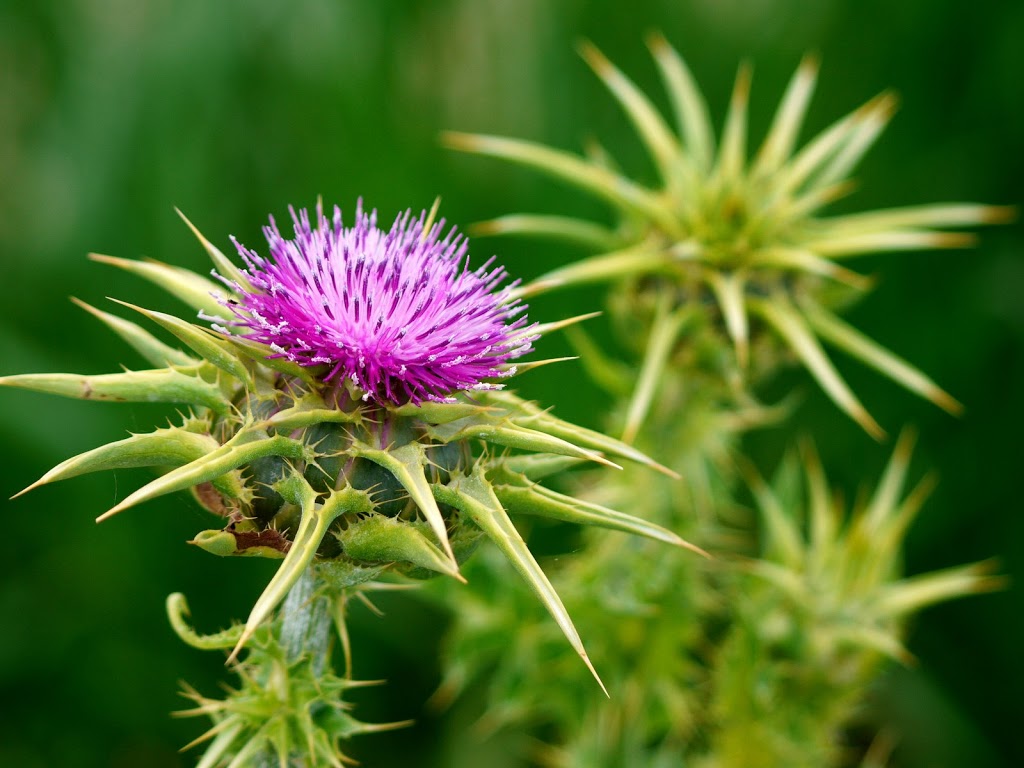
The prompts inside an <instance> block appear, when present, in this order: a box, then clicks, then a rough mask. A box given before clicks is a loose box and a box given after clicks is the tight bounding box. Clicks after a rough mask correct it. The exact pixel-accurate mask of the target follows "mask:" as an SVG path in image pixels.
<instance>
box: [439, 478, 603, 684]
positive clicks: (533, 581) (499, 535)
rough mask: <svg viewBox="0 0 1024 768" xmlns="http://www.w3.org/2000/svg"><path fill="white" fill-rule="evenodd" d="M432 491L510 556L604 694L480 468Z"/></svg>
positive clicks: (568, 621)
mask: <svg viewBox="0 0 1024 768" xmlns="http://www.w3.org/2000/svg"><path fill="white" fill-rule="evenodd" d="M433 491H434V494H435V495H436V497H437V499H438V501H440V502H441V503H442V504H448V505H450V506H452V507H455V508H456V509H458V510H459V511H461V512H462V513H463V514H465V515H466V516H467V517H468V518H469V519H470V520H472V521H473V522H474V523H476V525H477V526H478V527H479V528H480V529H481V530H482V531H483V532H484V533H485V534H487V536H488V537H489V538H490V539H491V541H493V542H494V543H495V544H496V545H497V547H498V549H500V550H501V551H502V553H503V554H504V555H505V557H507V558H508V559H509V562H511V563H512V566H513V567H514V568H515V569H516V570H517V571H518V572H519V575H520V576H522V577H523V578H524V579H525V580H526V583H527V584H528V585H529V586H530V589H532V590H533V592H534V594H535V595H536V596H537V597H538V599H540V601H541V603H542V604H543V605H544V607H545V608H546V609H547V610H548V612H549V613H550V614H551V616H552V617H553V618H554V620H555V622H556V623H557V624H558V627H559V628H560V629H561V630H562V634H564V635H565V638H566V639H567V640H568V641H569V644H570V645H571V646H572V647H573V650H575V651H576V653H577V654H579V657H580V658H581V659H582V660H583V663H584V664H586V665H587V669H589V670H590V673H591V674H592V675H593V676H594V679H595V680H597V682H598V685H600V686H601V690H603V691H604V692H605V695H606V696H607V695H608V690H607V689H606V688H605V687H604V683H602V682H601V678H600V677H598V674H597V670H595V669H594V665H593V664H591V662H590V658H589V657H588V656H587V652H586V649H584V647H583V641H582V640H581V639H580V636H579V633H578V632H577V631H576V627H575V626H573V623H572V619H571V618H570V617H569V612H568V611H566V609H565V606H564V605H563V604H562V600H561V598H559V597H558V593H557V592H555V588H554V587H553V586H552V585H551V582H550V581H548V578H547V576H546V575H545V574H544V571H543V570H541V567H540V566H539V565H538V564H537V561H536V560H535V559H534V558H533V555H532V554H531V553H530V550H529V548H528V547H527V546H526V542H525V541H523V538H522V536H520V535H519V531H517V530H516V527H515V526H514V525H512V521H511V520H509V518H508V514H507V513H506V512H505V509H504V508H503V507H502V506H501V502H500V501H498V499H497V497H496V496H495V495H494V490H493V489H492V488H491V486H490V484H489V483H488V482H487V480H486V478H485V477H484V475H483V468H482V467H481V466H480V465H477V467H476V468H475V469H474V471H473V474H471V475H468V476H461V477H457V478H454V479H453V480H452V482H451V483H449V485H448V486H442V485H434V486H433Z"/></svg>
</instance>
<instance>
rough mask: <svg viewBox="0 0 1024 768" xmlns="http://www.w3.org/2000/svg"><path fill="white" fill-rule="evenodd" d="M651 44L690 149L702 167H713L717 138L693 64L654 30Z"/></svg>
mask: <svg viewBox="0 0 1024 768" xmlns="http://www.w3.org/2000/svg"><path fill="white" fill-rule="evenodd" d="M647 45H648V47H649V48H650V49H651V53H652V54H653V56H654V59H655V61H656V62H657V64H658V68H659V69H660V70H661V75H662V78H663V79H664V81H665V87H666V90H667V91H668V95H669V98H670V99H671V101H672V106H673V108H674V109H675V112H676V117H677V121H678V123H679V129H680V131H681V132H682V134H683V137H684V139H685V140H686V144H685V146H686V149H687V151H688V152H689V154H690V155H691V156H692V157H693V160H694V164H695V165H696V166H697V168H698V169H700V170H702V171H705V172H706V171H709V170H710V169H711V159H712V157H713V156H714V151H715V138H714V131H713V129H712V127H711V118H710V117H709V116H708V107H707V103H706V102H705V101H704V97H703V96H702V95H701V92H700V89H699V88H698V87H697V84H696V82H695V81H694V79H693V75H691V74H690V70H689V68H688V67H687V66H686V64H685V62H684V61H683V59H682V58H681V57H680V56H679V54H678V53H677V52H676V51H675V49H674V48H672V46H670V45H669V44H668V42H667V41H666V40H665V38H664V37H662V36H661V35H660V34H657V33H654V34H652V35H650V36H649V37H648V39H647Z"/></svg>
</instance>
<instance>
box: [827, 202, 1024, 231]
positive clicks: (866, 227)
mask: <svg viewBox="0 0 1024 768" xmlns="http://www.w3.org/2000/svg"><path fill="white" fill-rule="evenodd" d="M1015 214H1016V209H1014V208H1013V207H1012V206H999V205H979V204H977V203H932V204H930V205H914V206H907V207H903V208H887V209H884V210H880V211H864V212H861V213H848V214H845V215H843V216H833V217H830V218H824V219H819V220H818V221H819V223H820V224H822V225H823V227H825V228H827V229H828V230H829V231H830V232H831V231H844V232H846V233H867V232H879V231H886V230H893V229H896V230H904V229H919V228H922V227H925V228H932V227H937V228H940V229H946V228H948V227H970V226H977V225H980V224H1004V223H1006V222H1008V221H1012V220H1013V218H1014V216H1015Z"/></svg>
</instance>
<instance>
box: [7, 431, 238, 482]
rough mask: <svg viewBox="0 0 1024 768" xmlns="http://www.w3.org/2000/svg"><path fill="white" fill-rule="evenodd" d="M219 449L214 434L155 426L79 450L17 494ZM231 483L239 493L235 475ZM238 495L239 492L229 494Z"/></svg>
mask: <svg viewBox="0 0 1024 768" xmlns="http://www.w3.org/2000/svg"><path fill="white" fill-rule="evenodd" d="M217 448H220V443H218V442H217V441H216V440H215V439H214V438H213V437H211V436H210V435H205V434H196V433H195V432H190V431H188V430H186V429H182V428H181V427H170V428H168V429H158V430H156V431H155V432H150V433H148V434H142V435H132V436H131V437H129V438H125V439H124V440H118V441H117V442H114V443H107V444H106V445H101V446H100V447H98V448H94V449H92V450H91V451H86V452H85V453H80V454H78V455H77V456H74V457H72V458H70V459H67V460H66V461H62V462H61V463H60V464H58V465H57V466H56V467H54V468H53V469H51V470H50V471H49V472H47V473H46V474H45V475H43V476H42V477H41V478H39V479H38V480H36V481H35V482H34V483H32V485H30V486H29V487H28V488H26V489H25V490H23V491H20V492H19V493H18V494H17V496H21V495H22V494H23V493H28V492H29V491H31V490H32V489H33V488H38V487H39V486H41V485H46V484H47V483H55V482H57V481H58V480H67V479H69V478H72V477H77V476H78V475H84V474H87V473H89V472H102V471H105V470H110V469H128V468H130V467H160V466H179V465H181V464H187V463H189V462H191V461H195V460H196V459H198V458H200V457H202V456H205V455H206V454H207V453H210V452H211V451H214V450H216V449H217ZM234 482H235V483H236V484H237V485H238V488H237V490H238V492H239V493H240V492H241V485H240V483H239V481H238V479H237V478H235V479H234ZM232 495H234V496H237V495H238V493H235V494H232Z"/></svg>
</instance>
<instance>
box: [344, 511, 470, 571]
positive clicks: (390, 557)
mask: <svg viewBox="0 0 1024 768" xmlns="http://www.w3.org/2000/svg"><path fill="white" fill-rule="evenodd" d="M338 540H339V541H340V542H341V544H342V547H343V548H344V550H345V554H347V555H348V556H349V557H352V558H355V559H356V560H366V561H369V562H387V561H394V562H406V563H412V564H413V565H416V566H419V567H420V568H426V569H427V570H431V571H437V572H438V573H443V574H446V575H448V576H454V577H455V578H459V572H458V570H457V569H456V568H455V567H454V566H453V565H452V561H451V560H450V559H448V557H447V556H446V555H445V554H444V553H443V552H442V551H441V550H439V549H438V548H437V546H435V545H434V544H432V543H431V542H430V541H429V540H428V539H427V538H426V537H425V536H424V535H423V534H422V533H420V532H419V531H418V530H417V529H416V528H415V527H414V526H413V524H411V523H408V522H402V521H399V520H396V519H394V518H391V517H384V516H383V515H371V516H370V517H367V518H365V519H363V520H356V521H354V522H352V523H350V524H349V526H348V527H347V528H346V529H345V530H344V531H343V532H341V533H339V534H338Z"/></svg>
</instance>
